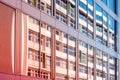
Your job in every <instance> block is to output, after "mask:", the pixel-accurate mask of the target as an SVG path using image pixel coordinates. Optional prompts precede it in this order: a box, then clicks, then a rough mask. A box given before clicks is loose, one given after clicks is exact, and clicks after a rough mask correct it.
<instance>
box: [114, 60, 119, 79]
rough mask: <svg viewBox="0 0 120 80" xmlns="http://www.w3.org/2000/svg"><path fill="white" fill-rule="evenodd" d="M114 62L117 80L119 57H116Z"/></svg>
mask: <svg viewBox="0 0 120 80" xmlns="http://www.w3.org/2000/svg"><path fill="white" fill-rule="evenodd" d="M114 63H115V80H118V79H117V77H118V76H117V70H118V69H117V68H118V66H117V63H118V62H117V58H115V60H114Z"/></svg>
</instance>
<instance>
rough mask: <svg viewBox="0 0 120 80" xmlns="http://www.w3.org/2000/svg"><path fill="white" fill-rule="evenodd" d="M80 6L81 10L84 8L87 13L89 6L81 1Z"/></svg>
mask: <svg viewBox="0 0 120 80" xmlns="http://www.w3.org/2000/svg"><path fill="white" fill-rule="evenodd" d="M79 6H80V7H81V8H83V9H84V10H86V11H87V5H85V4H84V3H82V2H81V1H79Z"/></svg>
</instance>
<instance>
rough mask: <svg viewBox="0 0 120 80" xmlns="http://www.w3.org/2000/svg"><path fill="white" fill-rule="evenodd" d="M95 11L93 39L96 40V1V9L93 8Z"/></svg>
mask: <svg viewBox="0 0 120 80" xmlns="http://www.w3.org/2000/svg"><path fill="white" fill-rule="evenodd" d="M93 10H94V22H93V28H94V30H93V32H94V33H93V39H96V3H95V1H94V8H93Z"/></svg>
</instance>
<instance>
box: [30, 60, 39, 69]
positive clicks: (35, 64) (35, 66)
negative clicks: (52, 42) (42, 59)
mask: <svg viewBox="0 0 120 80" xmlns="http://www.w3.org/2000/svg"><path fill="white" fill-rule="evenodd" d="M28 66H30V67H34V68H39V61H35V60H31V59H28Z"/></svg>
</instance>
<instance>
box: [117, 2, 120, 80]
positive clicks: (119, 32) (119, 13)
mask: <svg viewBox="0 0 120 80" xmlns="http://www.w3.org/2000/svg"><path fill="white" fill-rule="evenodd" d="M117 1H118V2H117V3H118V6H117V8H118V17H119V18H120V5H119V3H120V0H117ZM117 28H118V53H119V54H120V23H118V26H117ZM118 64H119V66H118V73H120V59H119V60H118ZM118 76H119V78H118V80H120V74H118Z"/></svg>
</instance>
